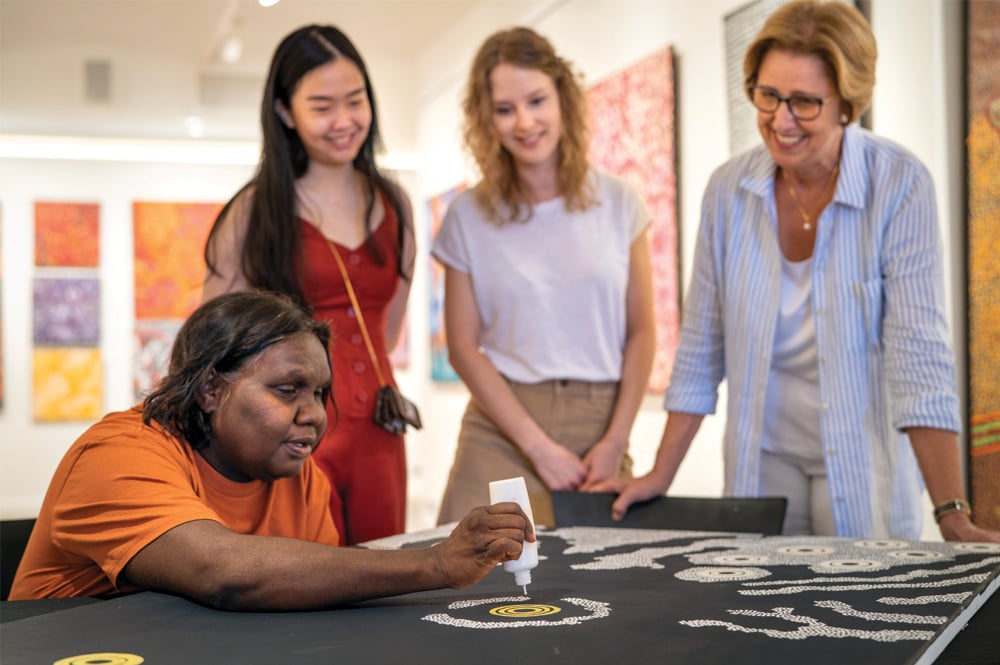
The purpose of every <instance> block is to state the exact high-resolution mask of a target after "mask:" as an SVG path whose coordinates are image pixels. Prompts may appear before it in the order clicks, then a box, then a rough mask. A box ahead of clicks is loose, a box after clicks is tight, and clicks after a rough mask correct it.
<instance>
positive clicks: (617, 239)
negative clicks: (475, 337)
mask: <svg viewBox="0 0 1000 665" xmlns="http://www.w3.org/2000/svg"><path fill="white" fill-rule="evenodd" d="M592 177H596V178H597V188H596V190H595V191H596V194H597V200H598V201H599V203H598V204H597V205H595V206H592V207H591V208H589V209H587V210H585V211H583V212H572V213H571V212H567V210H566V209H565V207H564V203H563V199H562V198H556V199H553V200H551V201H545V202H543V203H540V204H536V205H534V206H533V213H532V216H531V217H530V218H529V219H528V220H527V221H526V222H506V223H503V224H497V223H495V222H492V221H490V220H489V219H488V218H487V217H486V216H485V214H484V213H483V211H482V209H481V208H480V207H479V205H478V204H477V203H476V199H475V195H474V193H473V192H472V191H464V192H462V193H461V194H459V195H458V196H457V197H456V198H455V200H454V201H452V203H451V205H450V206H449V207H448V212H447V213H446V214H445V218H444V221H443V222H442V224H441V229H440V231H439V232H438V236H437V238H436V240H435V242H434V247H433V250H432V253H433V255H434V257H435V258H436V259H437V260H438V261H440V262H441V263H442V264H444V265H446V266H448V267H451V268H453V269H455V270H458V271H459V272H462V273H465V274H467V275H469V277H470V279H471V282H472V288H473V291H474V294H475V299H476V306H477V308H478V313H479V320H480V324H481V326H482V328H481V338H480V340H479V343H480V346H481V348H482V350H483V352H484V353H485V354H486V356H487V357H488V358H489V359H490V360H491V361H492V362H493V365H494V366H495V367H496V368H497V370H498V371H499V372H500V373H501V374H503V375H504V376H506V377H508V378H510V379H512V380H514V381H518V382H521V383H538V382H540V381H548V380H553V379H577V380H582V381H618V380H620V379H621V370H622V352H623V349H624V347H625V314H626V308H625V296H626V291H627V289H628V277H629V259H630V251H631V247H632V242H633V241H634V240H635V239H636V238H637V237H638V236H639V234H640V233H642V232H644V231H645V230H646V229H647V228H648V226H649V224H650V223H651V221H652V220H651V218H650V214H649V211H648V210H647V208H646V205H645V204H644V203H643V201H642V199H640V198H639V195H638V194H637V193H636V192H635V191H634V190H633V189H632V188H631V186H629V185H628V184H626V183H625V182H624V181H623V180H621V179H618V178H615V177H613V176H609V175H607V174H604V173H601V172H598V171H592Z"/></svg>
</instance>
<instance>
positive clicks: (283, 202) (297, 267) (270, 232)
mask: <svg viewBox="0 0 1000 665" xmlns="http://www.w3.org/2000/svg"><path fill="white" fill-rule="evenodd" d="M341 57H343V58H347V59H348V60H350V61H351V62H353V63H354V64H355V65H356V66H357V68H358V70H359V71H360V72H361V76H362V78H363V79H364V83H365V92H366V94H367V96H368V104H369V106H370V108H371V113H372V121H371V127H370V128H369V130H368V136H367V137H366V138H365V141H364V143H363V144H362V146H361V150H360V151H359V152H358V155H357V157H355V158H354V168H355V169H357V170H358V171H359V172H360V173H361V174H362V175H363V176H364V177H365V184H366V189H367V191H366V192H365V197H366V199H367V209H366V213H365V235H366V241H365V246H366V248H367V249H368V251H369V252H370V253H371V254H372V256H373V257H374V258H375V259H376V260H377V261H378V262H379V263H383V264H384V263H385V260H386V252H385V248H383V247H379V246H378V243H376V242H375V241H374V238H373V237H372V228H371V213H372V210H373V209H374V206H375V197H376V196H377V195H378V193H379V192H381V193H383V194H384V195H385V196H386V198H387V200H388V201H389V205H390V206H391V207H392V209H393V211H394V212H395V213H396V219H397V220H398V225H397V228H398V231H397V234H396V238H395V244H396V254H397V257H398V258H397V262H396V271H397V272H398V274H399V276H400V277H401V278H402V279H404V280H407V281H409V279H410V277H411V275H410V274H409V272H408V269H409V268H408V266H407V265H405V259H404V251H403V249H404V246H405V240H406V238H407V237H409V238H411V239H412V237H413V221H412V220H411V219H410V218H409V210H408V207H407V206H406V205H405V204H404V195H403V193H402V189H401V188H400V187H399V185H398V184H397V183H396V182H394V181H393V180H391V179H390V178H388V177H387V176H386V175H384V174H383V173H382V172H381V171H379V168H378V166H377V165H376V163H375V150H376V148H378V147H381V138H380V135H379V126H378V110H377V107H376V105H375V93H374V92H373V90H372V84H371V80H370V79H369V77H368V68H367V67H366V66H365V63H364V60H362V59H361V54H360V53H358V50H357V49H356V48H355V47H354V44H352V43H351V40H350V39H348V38H347V35H345V34H344V33H343V32H341V31H340V30H339V29H337V28H335V27H334V26H330V25H326V26H320V25H307V26H305V27H302V28H299V29H298V30H296V31H294V32H292V33H291V34H289V35H288V36H287V37H285V38H284V39H283V40H282V41H281V43H280V44H279V45H278V48H277V50H275V52H274V56H273V58H272V59H271V67H270V70H269V72H268V75H267V83H266V84H265V86H264V95H263V100H262V102H261V109H260V120H261V130H262V135H263V150H262V152H261V158H260V164H259V165H258V167H257V172H256V174H255V176H254V178H253V180H251V181H250V182H249V183H247V184H246V185H245V186H244V187H243V188H242V189H241V190H240V191H239V192H237V194H236V196H234V197H233V198H232V199H230V200H229V202H228V203H227V204H226V205H225V207H224V208H223V209H222V211H221V212H220V213H219V216H218V217H217V218H216V220H215V224H214V226H213V227H212V231H211V232H210V233H209V236H208V241H207V242H206V243H205V263H206V264H207V265H208V269H209V270H210V271H211V272H212V273H214V274H219V272H218V270H217V269H216V266H215V257H214V254H215V252H214V250H213V249H212V248H213V244H214V243H213V241H214V239H215V235H216V233H217V231H218V229H219V226H220V223H221V221H222V220H223V219H224V218H225V217H226V215H227V214H228V213H229V211H230V209H231V208H232V206H233V203H234V201H236V200H237V199H238V198H239V197H240V196H241V195H243V194H244V192H245V191H246V190H248V189H249V190H251V191H250V192H249V194H250V195H251V196H252V199H251V201H250V205H249V221H248V224H247V229H246V237H245V239H244V241H243V251H242V270H243V274H244V275H245V276H246V278H247V280H248V281H249V283H250V284H251V285H252V286H254V287H256V288H263V289H269V290H272V291H278V292H281V293H286V294H288V295H290V296H292V297H293V298H295V299H296V300H298V301H300V302H305V296H304V294H303V290H302V279H301V272H300V271H301V267H302V261H301V260H300V259H301V253H302V229H301V228H300V225H299V223H298V219H297V217H296V197H295V181H296V180H297V179H298V178H299V177H301V176H302V175H303V174H304V173H305V172H306V170H307V169H308V167H309V156H308V154H307V153H306V150H305V147H304V146H303V145H302V140H301V139H300V138H299V135H298V133H297V132H296V131H295V129H294V128H290V127H288V126H287V125H285V123H284V122H282V120H281V118H280V117H279V116H278V113H277V111H276V104H277V102H279V101H280V102H281V103H282V104H283V105H284V106H285V107H286V108H291V99H292V95H293V94H294V92H295V89H296V88H297V87H298V85H299V83H300V81H301V80H302V77H304V76H305V75H306V74H307V73H309V72H310V71H312V70H314V69H316V68H317V67H320V66H322V65H325V64H327V63H329V62H332V61H333V60H335V59H337V58H341Z"/></svg>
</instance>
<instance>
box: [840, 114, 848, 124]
mask: <svg viewBox="0 0 1000 665" xmlns="http://www.w3.org/2000/svg"><path fill="white" fill-rule="evenodd" d="M840 124H842V125H846V124H847V114H846V113H843V114H841V116H840Z"/></svg>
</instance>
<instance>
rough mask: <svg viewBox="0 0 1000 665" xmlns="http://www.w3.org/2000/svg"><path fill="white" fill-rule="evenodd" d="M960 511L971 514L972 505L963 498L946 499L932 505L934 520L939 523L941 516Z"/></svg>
mask: <svg viewBox="0 0 1000 665" xmlns="http://www.w3.org/2000/svg"><path fill="white" fill-rule="evenodd" d="M958 512H962V513H965V514H966V515H968V516H970V517H971V516H972V506H971V505H969V502H968V501H966V500H965V499H948V500H947V501H945V502H944V503H939V504H938V505H936V506H934V521H935V522H938V523H939V524H940V522H941V518H942V517H944V516H945V515H951V514H952V513H958Z"/></svg>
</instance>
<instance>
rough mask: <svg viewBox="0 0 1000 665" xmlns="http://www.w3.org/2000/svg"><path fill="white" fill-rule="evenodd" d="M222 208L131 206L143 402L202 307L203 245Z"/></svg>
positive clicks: (138, 385)
mask: <svg viewBox="0 0 1000 665" xmlns="http://www.w3.org/2000/svg"><path fill="white" fill-rule="evenodd" d="M221 210H222V204H221V203H189V202H161V201H135V202H133V204H132V226H133V235H134V246H135V249H134V252H135V270H134V272H135V329H134V340H135V355H134V361H133V376H132V387H133V391H134V397H135V399H136V400H137V401H140V400H142V399H143V398H144V397H145V396H146V394H147V393H148V392H149V391H150V390H151V389H152V388H153V387H154V386H155V385H156V382H157V381H159V379H160V378H161V377H162V376H163V374H164V373H165V372H166V370H167V365H168V364H169V359H170V349H171V347H172V346H173V342H174V337H176V335H177V331H178V330H180V327H181V324H182V323H183V322H184V319H186V318H187V317H188V316H189V315H190V314H191V312H193V311H194V310H195V309H196V308H197V307H198V304H199V303H200V302H201V286H202V283H203V282H204V279H205V259H204V250H205V240H206V239H207V238H208V232H209V231H210V230H211V228H212V223H213V222H214V221H215V218H216V217H217V216H218V214H219V211H221Z"/></svg>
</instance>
